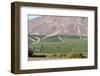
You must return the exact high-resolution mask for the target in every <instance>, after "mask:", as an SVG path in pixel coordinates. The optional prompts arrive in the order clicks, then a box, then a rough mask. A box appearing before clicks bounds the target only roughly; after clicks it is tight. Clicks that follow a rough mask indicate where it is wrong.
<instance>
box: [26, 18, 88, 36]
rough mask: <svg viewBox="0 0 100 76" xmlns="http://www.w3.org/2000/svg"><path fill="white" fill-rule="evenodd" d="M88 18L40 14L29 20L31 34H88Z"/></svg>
mask: <svg viewBox="0 0 100 76" xmlns="http://www.w3.org/2000/svg"><path fill="white" fill-rule="evenodd" d="M87 29H88V18H87V17H74V16H39V17H37V18H34V19H31V20H29V21H28V33H29V34H30V35H34V34H36V35H81V36H87Z"/></svg>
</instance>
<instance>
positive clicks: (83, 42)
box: [29, 35, 88, 60]
mask: <svg viewBox="0 0 100 76" xmlns="http://www.w3.org/2000/svg"><path fill="white" fill-rule="evenodd" d="M37 37H39V38H40V41H39V42H37V43H34V42H32V43H31V42H30V43H29V48H31V52H32V53H31V55H29V58H33V60H34V59H35V58H36V59H38V60H41V59H42V58H43V59H55V58H57V59H59V58H87V53H88V50H87V47H88V43H87V42H88V41H87V36H81V37H79V36H65V35H57V36H52V37H48V38H44V37H45V36H37Z"/></svg>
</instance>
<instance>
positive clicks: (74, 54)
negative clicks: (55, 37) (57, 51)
mask: <svg viewBox="0 0 100 76" xmlns="http://www.w3.org/2000/svg"><path fill="white" fill-rule="evenodd" d="M84 57H85V56H84V54H83V53H82V52H79V51H71V52H69V54H68V58H84Z"/></svg>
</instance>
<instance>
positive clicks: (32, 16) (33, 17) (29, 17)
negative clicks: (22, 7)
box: [28, 15, 40, 20]
mask: <svg viewBox="0 0 100 76" xmlns="http://www.w3.org/2000/svg"><path fill="white" fill-rule="evenodd" d="M37 17H40V16H34V15H29V16H28V20H31V19H35V18H37Z"/></svg>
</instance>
